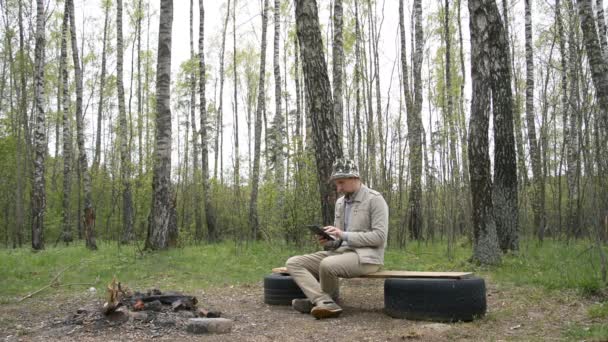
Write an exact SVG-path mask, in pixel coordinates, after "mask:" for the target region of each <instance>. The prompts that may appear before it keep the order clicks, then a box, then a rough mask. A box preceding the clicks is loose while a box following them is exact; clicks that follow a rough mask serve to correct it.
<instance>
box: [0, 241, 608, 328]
mask: <svg viewBox="0 0 608 342" xmlns="http://www.w3.org/2000/svg"><path fill="white" fill-rule="evenodd" d="M590 246H594V245H593V244H592V243H590V242H586V241H580V242H576V243H564V242H558V241H551V240H546V241H545V242H544V243H543V244H542V245H539V244H538V243H536V242H527V241H526V242H522V245H521V249H520V251H518V252H517V253H513V254H508V255H505V256H503V261H502V264H500V265H499V266H495V267H481V266H478V265H475V264H472V263H470V262H469V258H470V256H471V247H470V245H469V244H468V243H467V242H466V241H458V243H456V244H455V247H454V249H453V251H452V254H451V257H448V256H447V253H446V251H447V245H446V243H444V242H421V243H410V244H408V245H407V246H406V248H404V249H398V248H395V247H390V248H388V249H387V251H386V255H385V269H395V270H412V271H471V272H475V273H476V274H477V275H479V276H481V277H484V278H487V279H488V280H489V281H490V282H491V283H492V284H493V285H494V286H495V287H496V288H497V289H501V288H502V289H506V288H510V289H511V291H510V293H512V295H515V296H517V298H512V299H513V301H514V302H515V303H516V305H519V306H525V305H526V303H536V304H538V303H542V302H543V301H544V298H545V296H546V293H547V292H552V293H554V295H553V297H556V295H557V297H559V298H563V299H560V300H562V303H564V304H567V303H570V302H571V301H572V300H577V298H576V296H580V295H582V296H587V295H595V296H594V297H593V298H594V300H595V301H596V304H593V305H590V306H589V308H588V309H587V318H588V319H587V320H585V321H584V322H578V323H571V324H569V325H567V326H566V327H565V328H564V330H563V337H564V338H566V339H570V340H580V339H586V340H608V324H606V323H605V322H606V319H607V318H608V302H607V297H606V293H608V291H607V287H606V284H604V283H603V282H602V280H601V279H600V262H599V255H598V252H597V249H595V247H590ZM98 247H99V250H98V251H96V252H90V251H88V250H87V249H86V248H85V246H84V244H82V243H76V244H73V245H72V246H70V247H55V248H47V249H46V250H44V251H40V252H33V251H31V250H30V249H29V248H22V249H0V274H1V275H2V277H0V304H6V303H15V302H16V301H17V300H18V299H19V298H21V297H23V296H25V295H27V294H29V293H31V292H33V291H36V290H38V289H40V288H42V287H44V286H46V285H47V284H49V283H50V282H51V281H52V280H53V278H54V277H55V276H56V275H57V274H59V273H60V272H63V273H61V275H60V277H59V281H60V284H62V285H64V286H61V287H52V288H47V289H45V290H44V291H42V292H41V293H39V294H37V295H36V296H37V297H42V298H44V297H45V296H49V295H62V294H69V293H72V292H73V291H86V289H87V288H88V287H90V286H94V287H95V288H96V289H97V293H98V296H103V294H104V292H105V290H104V288H105V285H106V284H107V283H109V282H110V280H111V279H112V277H113V276H116V278H117V279H118V280H119V281H121V282H122V283H123V284H126V285H127V286H129V287H131V288H132V289H137V290H145V289H148V288H151V287H157V288H160V289H170V290H176V291H183V292H192V291H195V290H201V289H208V288H219V287H226V286H233V285H234V286H238V285H241V284H259V282H260V281H261V280H262V279H263V277H264V275H266V274H268V273H269V272H270V270H271V269H272V268H273V267H277V266H282V265H283V264H284V262H285V260H286V259H287V258H289V257H290V256H292V255H297V254H302V253H308V252H312V251H315V250H317V248H316V246H313V245H307V246H304V247H301V248H296V247H293V246H287V245H283V244H276V243H275V244H272V243H267V242H255V243H249V244H247V245H238V244H235V243H234V242H229V241H226V242H222V243H218V244H212V245H199V246H197V245H191V246H185V247H182V248H174V249H170V250H167V251H158V252H153V253H150V252H145V253H140V252H139V249H138V248H137V247H136V246H133V245H131V246H119V245H117V244H116V243H108V242H103V241H101V242H98ZM66 284H77V285H74V286H65V285H66ZM89 284H91V285H89ZM577 293H578V294H577ZM520 297H521V298H520ZM579 298H580V297H579ZM541 307H542V306H541ZM548 309H549V308H548ZM511 316H513V313H511V311H510V307H509V306H507V307H505V308H504V309H503V310H501V311H492V312H489V313H488V315H487V316H486V318H484V321H487V320H495V321H502V320H509V319H513V317H511Z"/></svg>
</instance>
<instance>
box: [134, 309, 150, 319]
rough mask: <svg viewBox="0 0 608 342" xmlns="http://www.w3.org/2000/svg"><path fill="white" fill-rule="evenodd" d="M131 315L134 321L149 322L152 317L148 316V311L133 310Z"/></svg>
mask: <svg viewBox="0 0 608 342" xmlns="http://www.w3.org/2000/svg"><path fill="white" fill-rule="evenodd" d="M130 316H131V318H132V319H133V320H134V321H140V322H149V321H150V317H148V313H147V312H143V311H131V312H130Z"/></svg>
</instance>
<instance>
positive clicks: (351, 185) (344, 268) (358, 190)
mask: <svg viewBox="0 0 608 342" xmlns="http://www.w3.org/2000/svg"><path fill="white" fill-rule="evenodd" d="M331 180H332V181H334V182H335V184H336V188H337V190H338V192H340V193H342V194H344V196H342V197H340V198H339V199H338V200H337V201H336V211H335V220H334V226H327V227H324V228H323V229H324V230H325V231H326V232H327V233H329V234H330V235H332V236H333V237H334V238H335V240H333V241H329V240H326V239H324V238H322V237H318V239H319V243H320V244H322V245H323V246H324V249H325V250H324V251H320V252H316V253H313V254H307V255H299V256H294V257H291V258H289V259H288V260H287V263H286V266H287V270H288V271H289V274H291V276H292V278H293V279H294V281H295V282H296V283H297V284H298V286H300V288H301V289H302V291H303V292H304V294H305V295H306V297H307V298H304V299H294V300H293V302H292V306H293V308H294V309H296V310H298V311H300V312H304V313H310V314H312V315H313V316H314V317H315V318H317V319H321V318H328V317H337V316H338V315H340V313H342V308H340V306H338V305H337V304H336V303H335V302H334V299H336V297H337V295H338V290H339V278H340V277H341V278H354V277H358V276H361V275H364V274H368V273H373V272H376V271H378V269H379V268H380V266H382V264H383V263H384V248H385V247H386V238H387V234H388V206H387V205H386V202H385V201H384V198H383V197H382V195H381V194H380V193H379V192H377V191H375V190H372V189H370V188H368V187H366V186H365V185H363V184H362V183H361V179H360V177H359V172H358V170H357V167H356V165H355V163H354V162H353V161H352V160H346V159H338V160H337V161H336V162H335V163H334V164H333V170H332V175H331Z"/></svg>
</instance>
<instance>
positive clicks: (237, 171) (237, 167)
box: [232, 0, 241, 208]
mask: <svg viewBox="0 0 608 342" xmlns="http://www.w3.org/2000/svg"><path fill="white" fill-rule="evenodd" d="M236 55H237V50H236V0H234V1H233V2H232V74H233V76H234V189H235V194H234V195H235V198H236V199H237V200H238V199H240V197H241V193H240V188H241V158H240V155H239V100H238V97H237V94H238V93H237V87H238V84H239V75H238V73H237V70H236V69H237V60H236ZM239 208H240V206H239Z"/></svg>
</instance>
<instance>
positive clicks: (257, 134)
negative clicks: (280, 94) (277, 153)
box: [249, 0, 268, 239]
mask: <svg viewBox="0 0 608 342" xmlns="http://www.w3.org/2000/svg"><path fill="white" fill-rule="evenodd" d="M267 26H268V0H264V8H263V10H262V38H261V39H262V47H261V50H260V78H259V85H258V103H257V109H256V111H255V125H254V147H253V174H252V175H251V198H250V201H249V227H250V229H251V234H252V238H253V239H258V238H260V231H259V228H260V227H259V222H258V186H259V182H260V145H261V142H262V114H263V112H264V108H265V104H266V102H265V99H266V94H265V92H264V85H265V82H264V77H265V74H266V28H267Z"/></svg>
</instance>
